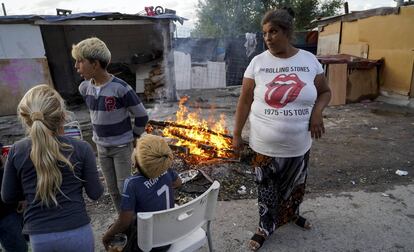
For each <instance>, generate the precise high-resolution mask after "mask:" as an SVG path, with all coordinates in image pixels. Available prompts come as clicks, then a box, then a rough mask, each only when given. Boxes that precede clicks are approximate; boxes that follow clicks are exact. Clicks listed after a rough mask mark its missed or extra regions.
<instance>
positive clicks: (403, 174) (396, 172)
mask: <svg viewBox="0 0 414 252" xmlns="http://www.w3.org/2000/svg"><path fill="white" fill-rule="evenodd" d="M395 174H397V175H398V176H407V175H408V171H403V170H396V171H395Z"/></svg>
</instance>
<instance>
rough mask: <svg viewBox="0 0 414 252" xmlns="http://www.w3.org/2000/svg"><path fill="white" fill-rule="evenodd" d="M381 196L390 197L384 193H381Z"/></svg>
mask: <svg viewBox="0 0 414 252" xmlns="http://www.w3.org/2000/svg"><path fill="white" fill-rule="evenodd" d="M381 195H382V196H384V197H390V195H389V194H386V193H381Z"/></svg>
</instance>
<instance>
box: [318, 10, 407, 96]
mask: <svg viewBox="0 0 414 252" xmlns="http://www.w3.org/2000/svg"><path fill="white" fill-rule="evenodd" d="M408 4H409V3H408ZM314 23H315V24H317V25H318V30H319V39H318V49H317V54H318V55H319V56H327V55H337V54H347V55H351V56H355V57H360V58H365V59H369V60H380V59H382V60H383V66H382V67H381V68H380V70H379V71H378V76H376V75H375V71H376V70H372V71H371V72H370V74H371V75H372V76H374V77H373V78H378V88H379V92H380V93H381V94H383V95H390V96H392V95H395V96H397V97H401V98H402V99H406V100H407V101H408V100H409V99H410V98H411V100H412V98H413V97H414V49H413V48H414V33H413V24H414V5H412V3H411V5H407V6H401V7H395V8H393V7H383V8H376V9H370V10H366V11H358V12H352V13H349V14H343V15H339V16H334V17H327V18H322V19H319V20H316V21H314ZM351 58H352V57H351ZM344 69H345V70H346V68H344ZM348 84H349V83H348Z"/></svg>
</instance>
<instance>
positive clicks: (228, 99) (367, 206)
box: [0, 88, 414, 251]
mask: <svg viewBox="0 0 414 252" xmlns="http://www.w3.org/2000/svg"><path fill="white" fill-rule="evenodd" d="M239 92H240V90H239V88H228V89H220V90H202V91H201V90H192V91H188V92H180V95H188V96H190V100H189V103H188V105H189V106H190V108H191V107H196V106H199V107H202V109H200V111H201V114H202V115H203V117H205V118H207V117H209V116H211V115H214V116H217V115H218V114H220V113H223V114H224V115H225V116H226V123H227V127H228V128H229V129H230V131H231V130H232V128H233V117H234V113H235V108H236V103H237V97H238V95H239ZM197 104H198V105H197ZM145 106H146V107H147V109H148V111H149V114H150V118H151V119H154V120H165V119H167V118H170V117H171V116H172V115H173V114H174V113H175V111H176V110H177V107H178V105H177V103H162V104H158V103H157V104H145ZM211 106H213V107H214V108H215V109H214V110H213V109H211ZM71 109H72V110H73V111H74V112H75V114H76V117H77V118H78V120H79V121H80V122H81V125H82V129H83V132H84V137H85V139H86V140H88V139H89V140H90V124H89V118H88V117H89V115H88V112H87V111H86V110H85V109H84V107H83V106H76V107H72V108H71ZM325 126H326V129H327V132H326V134H325V135H324V137H323V138H322V139H320V140H318V141H314V144H313V147H312V150H311V170H310V174H309V178H308V186H307V195H306V196H305V197H306V199H307V200H306V201H305V202H304V204H303V208H302V211H304V214H305V216H307V217H308V218H310V219H311V221H312V223H313V224H314V229H312V231H309V232H304V231H302V230H300V229H297V228H296V227H293V226H292V225H288V226H286V227H282V228H281V229H280V230H278V231H277V234H276V235H275V236H272V238H271V239H269V240H268V241H267V242H266V246H265V247H264V248H263V251H275V250H276V249H280V251H414V244H413V240H412V238H411V237H414V236H413V234H414V231H413V230H414V229H413V228H412V225H413V224H414V219H413V216H414V209H413V200H414V197H413V194H414V188H413V174H414V141H412V138H413V136H414V110H413V109H408V108H406V107H398V106H393V105H389V104H386V103H382V102H369V101H366V102H364V103H357V104H348V105H344V106H334V107H328V108H327V109H326V111H325ZM248 131H249V125H246V128H245V131H244V132H243V136H244V138H245V139H246V140H247V139H248ZM22 136H23V131H22V129H21V127H19V126H18V122H17V119H16V118H15V117H14V116H7V117H1V118H0V137H1V141H2V143H4V144H11V143H12V142H13V141H15V140H17V139H19V138H21V137H22ZM238 169H239V170H240V169H246V170H247V169H249V168H248V167H247V166H242V165H241V166H239V167H238ZM397 170H403V171H407V172H408V175H407V176H398V175H396V174H395V172H396V171H397ZM230 175H231V174H230ZM248 181H252V177H249V176H247V179H246V180H244V181H243V183H245V185H246V186H247V191H248V192H250V191H252V193H251V194H247V196H246V197H245V198H251V199H243V200H234V199H233V200H230V201H221V202H220V204H219V206H218V208H217V213H216V222H215V224H213V233H214V234H213V237H214V240H215V244H216V251H243V250H244V249H245V242H246V240H247V239H248V238H249V237H250V236H251V235H252V232H254V230H255V227H256V225H257V221H258V218H257V214H256V211H257V209H256V208H257V206H255V202H256V201H255V200H254V198H255V191H254V184H253V183H249V182H248ZM225 182H226V181H223V184H225ZM237 186H238V185H236V188H237ZM223 188H224V189H225V187H223ZM224 189H223V190H224ZM383 193H384V194H385V195H387V196H384V195H383ZM235 198H237V197H235ZM227 199H228V198H227ZM88 211H89V214H90V216H91V219H92V224H93V227H94V230H95V236H96V241H97V243H96V249H97V251H100V250H102V245H101V243H100V236H101V235H102V233H103V232H104V231H105V230H106V228H107V227H108V225H109V224H110V223H111V222H112V220H113V217H114V216H115V215H114V209H113V208H112V207H111V204H110V200H109V197H108V195H105V196H104V197H102V198H101V199H100V200H99V201H98V202H88ZM204 250H205V249H204ZM204 250H202V251H204Z"/></svg>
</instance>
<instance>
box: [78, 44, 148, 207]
mask: <svg viewBox="0 0 414 252" xmlns="http://www.w3.org/2000/svg"><path fill="white" fill-rule="evenodd" d="M72 57H73V58H74V59H75V60H76V63H75V68H76V70H77V72H78V73H79V74H80V75H81V76H82V77H83V78H84V79H85V80H84V81H83V82H82V83H81V84H80V85H79V92H80V94H81V95H82V97H83V99H84V101H85V103H86V106H87V107H88V109H89V112H90V116H91V122H92V128H93V137H92V140H93V141H94V142H95V143H96V147H97V150H98V159H99V163H100V167H101V169H102V172H103V175H104V177H105V181H106V184H107V187H108V192H109V194H110V196H111V199H112V201H113V203H114V205H115V208H116V210H117V211H118V212H119V208H120V204H121V194H120V193H121V192H122V190H123V184H124V180H125V179H126V178H127V177H128V176H130V173H131V154H132V149H133V142H134V140H135V139H136V138H138V137H139V136H140V135H141V134H142V133H143V132H144V129H145V125H146V123H147V122H148V114H147V112H146V110H145V108H144V106H143V104H142V102H141V101H140V99H139V98H138V96H137V94H136V93H135V91H134V90H133V89H132V88H131V86H129V85H128V84H127V83H126V82H125V81H123V80H121V79H119V78H117V77H115V76H113V75H111V74H110V73H108V71H107V70H106V68H107V66H108V64H109V62H110V60H111V52H110V51H109V49H108V47H107V46H106V44H105V43H104V42H103V41H102V40H100V39H98V38H94V37H93V38H88V39H85V40H82V41H81V42H79V43H78V44H76V45H73V47H72ZM131 117H133V118H134V125H133V126H132V123H131Z"/></svg>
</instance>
